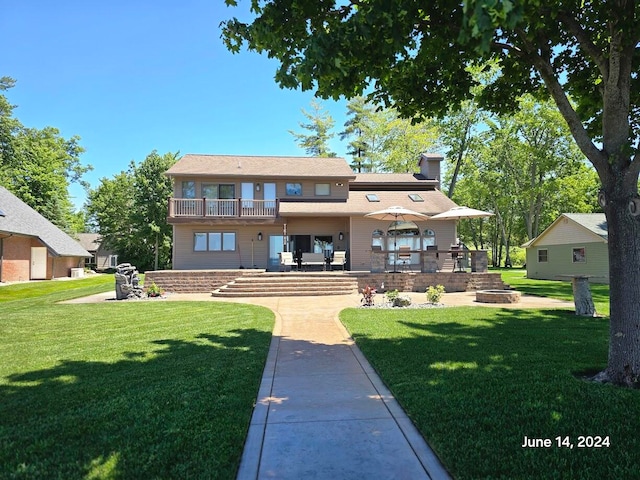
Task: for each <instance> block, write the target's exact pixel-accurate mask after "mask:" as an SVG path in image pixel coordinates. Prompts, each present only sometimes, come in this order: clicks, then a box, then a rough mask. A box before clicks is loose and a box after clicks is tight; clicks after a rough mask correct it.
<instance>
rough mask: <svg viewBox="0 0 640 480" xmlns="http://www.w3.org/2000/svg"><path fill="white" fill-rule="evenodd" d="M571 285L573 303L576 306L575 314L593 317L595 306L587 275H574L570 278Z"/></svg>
mask: <svg viewBox="0 0 640 480" xmlns="http://www.w3.org/2000/svg"><path fill="white" fill-rule="evenodd" d="M571 285H572V287H573V303H574V304H575V306H576V315H580V316H583V317H595V316H596V307H595V306H594V305H593V298H592V297H591V288H590V287H589V277H582V276H575V277H573V278H572V279H571Z"/></svg>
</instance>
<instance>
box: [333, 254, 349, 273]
mask: <svg viewBox="0 0 640 480" xmlns="http://www.w3.org/2000/svg"><path fill="white" fill-rule="evenodd" d="M346 263H347V252H344V251H338V252H333V259H332V260H331V263H329V265H330V267H331V270H333V266H334V265H336V266H341V267H342V271H344V266H345V264H346Z"/></svg>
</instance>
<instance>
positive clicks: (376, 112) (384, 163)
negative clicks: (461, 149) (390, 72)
mask: <svg viewBox="0 0 640 480" xmlns="http://www.w3.org/2000/svg"><path fill="white" fill-rule="evenodd" d="M347 115H348V117H349V118H348V120H347V122H346V123H345V130H344V131H343V132H340V139H341V140H347V139H348V140H349V148H350V150H349V152H348V153H350V154H351V155H353V162H352V165H353V167H354V169H355V170H357V171H358V172H360V171H362V170H363V169H364V170H365V171H367V172H394V173H408V172H413V171H415V170H416V169H417V165H416V158H418V157H419V156H420V154H421V153H423V152H427V151H432V150H433V148H434V146H435V145H436V143H437V138H438V131H437V129H436V126H435V123H434V122H433V121H431V120H429V121H423V122H413V121H412V120H411V119H407V118H402V117H400V116H399V115H398V112H397V111H396V109H395V108H383V107H382V106H380V105H375V104H373V103H370V102H367V101H366V100H365V98H364V97H360V96H358V97H355V98H353V99H351V101H350V102H349V104H348V105H347Z"/></svg>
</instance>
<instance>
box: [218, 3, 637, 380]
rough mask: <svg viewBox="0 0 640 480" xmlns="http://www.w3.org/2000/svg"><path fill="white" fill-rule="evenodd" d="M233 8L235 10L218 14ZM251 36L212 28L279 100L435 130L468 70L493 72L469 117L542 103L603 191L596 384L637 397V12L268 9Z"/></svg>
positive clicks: (258, 10) (469, 82) (621, 7)
mask: <svg viewBox="0 0 640 480" xmlns="http://www.w3.org/2000/svg"><path fill="white" fill-rule="evenodd" d="M226 3H227V4H228V5H235V4H236V3H237V2H236V0H226ZM251 10H252V12H253V14H254V15H255V18H253V19H252V21H251V22H250V23H247V22H243V21H240V20H238V19H236V18H233V19H230V20H228V21H226V22H223V23H222V32H223V39H224V42H225V43H226V45H227V47H228V48H229V49H230V50H231V51H235V52H238V51H240V49H241V47H242V46H243V45H244V44H246V45H247V46H248V48H249V49H250V50H254V51H257V52H265V53H266V54H267V55H269V56H270V57H274V58H276V59H278V61H279V62H280V67H279V68H278V70H277V72H276V76H275V79H276V81H277V82H278V83H279V84H280V85H281V86H283V87H286V88H301V89H305V90H309V89H314V90H315V91H316V94H317V95H318V96H320V97H324V98H328V97H331V98H339V97H340V96H341V95H344V96H347V97H352V96H355V95H360V94H363V93H368V94H369V96H370V97H371V98H372V99H374V100H375V101H376V102H377V103H385V104H393V105H395V107H396V108H397V109H398V111H399V112H400V113H401V114H402V115H404V116H406V117H411V118H415V117H420V116H422V117H429V116H431V115H437V116H444V115H445V114H446V113H447V111H448V109H449V108H450V107H451V106H459V105H460V104H461V103H462V102H463V101H464V100H468V99H470V98H471V97H472V87H474V86H477V85H478V80H476V79H474V77H473V75H471V73H470V72H469V70H468V68H467V67H468V66H469V65H472V64H474V63H482V62H485V61H487V60H495V61H496V62H497V63H498V65H499V74H497V75H496V76H495V77H494V78H492V79H491V81H489V82H488V83H487V85H486V86H485V88H484V89H483V90H482V92H481V94H480V95H479V97H478V101H479V104H480V106H482V107H485V108H489V109H491V110H492V111H495V112H509V111H512V110H513V109H514V107H515V105H516V102H517V99H518V98H519V97H521V96H522V95H523V94H525V93H531V94H533V95H536V96H539V97H549V98H551V99H553V101H554V103H555V104H556V106H557V108H558V110H559V111H560V113H561V114H562V117H563V118H564V120H565V121H566V123H567V125H568V127H569V130H570V131H571V134H572V136H573V138H574V139H575V141H576V144H577V145H578V147H579V148H580V150H581V151H582V153H583V154H584V155H585V156H586V157H587V158H588V159H589V161H590V162H591V163H592V164H593V165H594V167H595V169H596V171H597V172H598V176H599V178H600V181H601V182H602V188H601V192H600V194H599V202H600V205H601V206H602V207H603V209H604V211H605V214H606V217H607V224H608V231H609V236H608V239H609V240H608V241H609V268H610V285H611V287H610V291H611V328H610V349H609V361H608V366H607V368H606V370H605V371H603V374H602V375H601V377H600V378H601V379H603V380H611V381H613V382H615V383H619V384H625V385H629V386H640V309H638V308H637V303H638V301H639V300H640V197H639V196H638V173H639V171H640V156H639V153H638V152H639V150H638V146H639V145H638V140H639V138H638V135H639V133H640V131H639V128H638V127H639V120H640V102H639V101H640V89H639V88H638V87H639V84H638V82H640V75H639V73H640V72H639V71H638V70H639V69H640V62H639V60H640V58H639V53H638V44H639V40H640V5H638V4H637V3H636V2H634V1H631V0H614V1H611V2H597V1H586V2H585V1H564V0H562V1H560V0H556V1H548V0H544V1H543V0H531V1H527V2H512V1H508V0H504V1H503V0H464V1H463V2H457V1H452V0H434V1H430V2H424V1H417V0H397V1H387V0H357V1H356V0H351V1H349V0H347V1H346V2H335V1H331V0H329V1H322V2H318V1H316V0H271V1H264V2H258V1H256V0H254V1H252V2H251Z"/></svg>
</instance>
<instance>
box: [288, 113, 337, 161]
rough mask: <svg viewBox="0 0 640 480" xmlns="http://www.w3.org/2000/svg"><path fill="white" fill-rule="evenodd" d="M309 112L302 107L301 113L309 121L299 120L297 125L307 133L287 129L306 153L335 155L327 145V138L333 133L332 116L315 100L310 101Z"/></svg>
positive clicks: (315, 155)
mask: <svg viewBox="0 0 640 480" xmlns="http://www.w3.org/2000/svg"><path fill="white" fill-rule="evenodd" d="M311 109H312V111H311V112H307V111H306V110H305V109H304V108H303V109H302V114H303V115H304V116H305V118H306V119H307V120H309V123H304V122H299V125H300V126H301V127H302V128H303V129H305V130H307V131H308V132H309V133H299V132H294V131H292V130H289V133H290V134H291V135H293V137H294V138H295V139H296V143H297V144H298V146H299V147H300V148H304V151H305V152H306V153H307V155H311V156H312V157H335V156H336V154H335V152H332V151H331V147H329V140H331V139H332V138H333V136H334V135H335V133H334V132H332V131H331V130H332V129H333V126H334V125H335V121H334V120H333V117H332V116H331V115H330V114H329V112H327V111H326V110H325V109H324V108H323V107H322V105H321V104H320V103H319V102H317V101H316V100H312V101H311Z"/></svg>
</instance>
